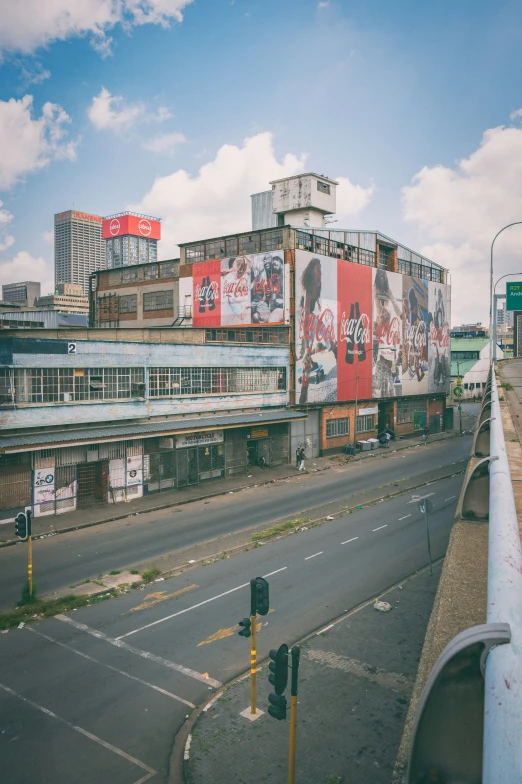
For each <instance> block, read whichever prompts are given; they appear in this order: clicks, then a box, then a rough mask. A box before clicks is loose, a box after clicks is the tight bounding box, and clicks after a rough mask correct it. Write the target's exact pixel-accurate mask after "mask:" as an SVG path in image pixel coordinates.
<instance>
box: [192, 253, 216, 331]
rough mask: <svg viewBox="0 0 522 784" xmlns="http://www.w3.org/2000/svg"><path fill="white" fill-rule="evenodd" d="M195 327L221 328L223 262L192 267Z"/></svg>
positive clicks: (210, 262) (212, 262)
mask: <svg viewBox="0 0 522 784" xmlns="http://www.w3.org/2000/svg"><path fill="white" fill-rule="evenodd" d="M192 280H193V287H194V314H193V317H192V324H193V325H194V326H195V327H219V326H221V261H202V262H201V263H200V264H193V265H192Z"/></svg>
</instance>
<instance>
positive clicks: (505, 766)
mask: <svg viewBox="0 0 522 784" xmlns="http://www.w3.org/2000/svg"><path fill="white" fill-rule="evenodd" d="M491 416H492V421H491V437H490V455H491V456H492V458H493V460H492V462H491V463H490V468H489V547H488V600H487V621H488V624H489V623H506V624H509V628H510V632H511V641H510V643H509V644H507V645H498V646H496V647H495V648H492V650H491V651H490V653H489V656H488V657H487V660H486V673H485V695H484V754H483V774H482V775H483V784H496V782H503V784H515V783H516V784H519V782H522V547H521V545H520V533H519V530H518V521H517V512H516V508H515V499H514V496H513V485H512V482H511V473H510V470H509V463H508V457H507V452H506V443H505V440H504V430H503V427H502V417H501V411H500V403H499V399H498V389H497V383H496V379H495V374H494V372H492V373H491Z"/></svg>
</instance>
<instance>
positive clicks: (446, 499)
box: [444, 495, 457, 501]
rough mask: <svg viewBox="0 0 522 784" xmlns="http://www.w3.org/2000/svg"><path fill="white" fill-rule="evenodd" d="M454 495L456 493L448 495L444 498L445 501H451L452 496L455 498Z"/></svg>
mask: <svg viewBox="0 0 522 784" xmlns="http://www.w3.org/2000/svg"><path fill="white" fill-rule="evenodd" d="M456 497H457V496H456V495H450V497H449V498H445V499H444V500H445V501H451V500H452V499H453V498H456Z"/></svg>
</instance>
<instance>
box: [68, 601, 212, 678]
mask: <svg viewBox="0 0 522 784" xmlns="http://www.w3.org/2000/svg"><path fill="white" fill-rule="evenodd" d="M54 617H55V618H56V619H57V620H58V621H63V622H64V623H70V624H71V626H74V628H75V629H79V630H80V631H81V632H85V633H86V634H91V635H92V636H93V637H96V638H97V639H98V640H104V641H105V642H109V643H110V644H111V645H115V646H116V648H124V649H125V650H126V651H129V652H130V653H135V654H136V655H137V656H141V657H142V658H143V659H149V661H153V662H156V664H163V666H164V667H168V668H169V669H171V670H176V671H177V672H181V673H183V675H188V677H189V678H195V680H197V681H201V682H202V683H207V684H209V685H210V686H214V688H215V689H219V688H220V687H221V686H222V685H223V684H222V683H221V682H220V681H216V680H214V678H206V677H205V676H204V675H202V674H201V673H200V672H196V670H191V669H190V668H189V667H184V666H183V665H182V664H176V662H173V661H170V659H164V658H163V656H156V654H154V653H150V652H149V651H142V650H141V648H134V647H133V646H132V645H129V644H128V643H126V642H122V641H121V638H120V637H116V638H114V637H109V636H108V635H107V634H104V633H103V632H99V631H98V630H97V629H91V627H90V626H86V625H85V624H84V623H77V622H76V621H73V619H72V618H68V617H67V615H55V616H54Z"/></svg>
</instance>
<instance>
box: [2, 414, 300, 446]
mask: <svg viewBox="0 0 522 784" xmlns="http://www.w3.org/2000/svg"><path fill="white" fill-rule="evenodd" d="M306 416H307V415H306V413H304V412H301V411H289V410H288V409H283V408H282V409H275V410H271V411H270V410H269V411H251V412H250V413H246V414H230V415H228V416H212V417H198V418H194V419H179V420H171V421H165V420H164V421H162V422H148V423H147V424H133V425H130V424H129V425H116V426H114V427H113V426H110V425H109V426H105V427H90V428H81V429H76V430H63V431H60V432H56V431H55V432H52V433H42V432H41V431H35V432H34V433H27V434H24V435H15V436H3V437H0V451H11V450H16V451H19V450H20V447H38V448H42V447H52V446H58V445H64V446H68V445H71V444H73V443H75V444H76V443H88V442H91V441H98V442H100V443H101V442H104V441H116V440H119V439H131V438H141V437H144V436H154V435H158V434H161V435H175V434H176V433H186V432H187V431H189V432H190V431H201V430H212V429H221V428H230V427H240V426H247V425H259V424H268V423H270V422H286V421H288V420H292V419H306Z"/></svg>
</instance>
